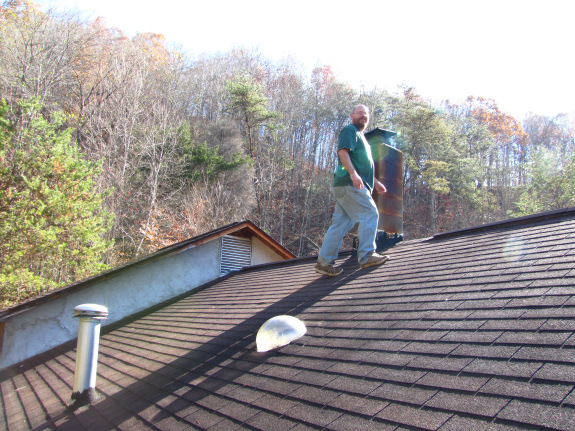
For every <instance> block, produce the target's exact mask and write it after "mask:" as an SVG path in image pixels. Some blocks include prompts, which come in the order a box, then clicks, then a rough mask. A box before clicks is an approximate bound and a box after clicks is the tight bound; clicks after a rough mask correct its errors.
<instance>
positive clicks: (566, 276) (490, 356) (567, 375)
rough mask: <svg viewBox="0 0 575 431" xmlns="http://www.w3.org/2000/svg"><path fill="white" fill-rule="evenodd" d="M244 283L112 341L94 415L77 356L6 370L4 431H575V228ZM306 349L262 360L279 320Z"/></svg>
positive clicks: (475, 240) (548, 226)
mask: <svg viewBox="0 0 575 431" xmlns="http://www.w3.org/2000/svg"><path fill="white" fill-rule="evenodd" d="M388 253H389V254H390V256H391V260H390V261H389V262H387V263H386V264H385V265H382V266H379V267H374V268H369V269H360V268H359V266H358V265H357V262H356V261H355V259H353V258H351V257H347V256H342V259H341V260H340V261H339V262H338V264H341V265H342V266H343V268H344V273H343V274H342V276H340V277H336V278H327V277H322V276H319V275H318V274H316V273H315V272H314V269H313V266H314V264H315V261H314V259H295V260H291V261H287V262H282V263H279V264H277V265H266V266H262V267H257V268H251V269H248V270H243V271H240V272H237V273H234V274H233V275H231V276H229V277H227V278H224V279H221V280H219V281H216V282H213V283H211V284H210V285H208V286H205V287H204V288H203V289H200V290H197V291H194V292H193V293H192V294H190V295H188V296H185V297H180V298H178V300H176V301H172V302H170V303H167V304H164V305H162V306H160V307H157V308H156V309H154V310H151V311H149V312H146V313H144V314H141V315H139V316H136V317H135V318H133V319H131V320H129V321H123V322H121V323H119V324H116V325H114V326H113V327H109V328H105V330H104V331H103V334H102V338H101V344H100V357H99V365H98V367H99V368H98V380H97V390H98V391H99V393H100V394H101V398H100V399H99V400H98V401H96V402H94V403H93V404H91V405H89V406H85V407H81V408H79V409H77V410H74V411H72V410H70V409H69V408H68V406H69V405H70V401H71V400H70V397H71V393H72V382H73V376H74V361H75V356H76V353H75V346H74V345H73V344H72V343H69V344H67V345H64V346H61V347H59V348H58V349H55V350H52V351H50V352H48V353H46V354H43V355H41V356H39V357H35V358H33V359H31V360H29V361H26V362H24V363H21V364H18V365H16V366H14V367H10V368H9V369H6V370H4V371H3V372H2V373H0V391H1V397H0V403H1V404H2V408H1V409H0V411H1V412H2V413H0V414H3V415H4V416H3V417H2V418H1V419H0V423H1V422H2V421H3V422H4V423H5V424H6V429H8V430H16V429H18V430H21V429H74V430H84V429H126V430H127V429H130V430H142V429H154V430H158V429H159V430H178V429H182V430H184V429H185V430H187V429H207V430H234V429H262V430H284V429H285V430H307V429H309V430H312V429H317V430H320V429H329V430H350V429H362V430H406V429H411V430H441V431H445V430H458V431H461V430H501V431H503V430H525V429H529V430H575V392H574V389H575V371H574V370H575V216H574V215H573V214H557V215H555V216H554V217H552V218H547V219H545V220H536V219H534V220H532V221H531V222H528V223H521V224H509V225H507V226H505V225H501V226H498V227H497V228H494V229H487V230H481V231H476V232H467V233H461V234H454V235H450V236H446V237H444V238H443V239H441V240H437V239H435V240H411V241H404V242H402V243H400V244H398V245H396V246H395V247H393V248H392V249H390V250H388ZM277 315H291V316H294V317H297V318H299V319H300V320H302V321H303V322H304V323H305V325H306V327H307V333H306V335H305V336H304V337H302V338H300V339H298V340H297V341H295V342H293V343H292V344H289V345H288V346H285V347H282V348H279V349H277V350H274V351H271V352H267V353H258V352H257V351H256V346H255V339H256V333H257V331H258V329H259V327H260V326H261V325H262V324H263V323H264V322H265V321H266V320H267V319H269V318H271V317H274V316H277Z"/></svg>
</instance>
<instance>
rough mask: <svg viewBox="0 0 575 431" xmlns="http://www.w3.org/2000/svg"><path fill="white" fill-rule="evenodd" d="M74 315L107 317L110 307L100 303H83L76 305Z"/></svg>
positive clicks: (96, 317)
mask: <svg viewBox="0 0 575 431" xmlns="http://www.w3.org/2000/svg"><path fill="white" fill-rule="evenodd" d="M74 317H93V318H95V319H105V318H106V317H108V308H107V307H104V306H103V305H98V304H81V305H77V306H75V307H74Z"/></svg>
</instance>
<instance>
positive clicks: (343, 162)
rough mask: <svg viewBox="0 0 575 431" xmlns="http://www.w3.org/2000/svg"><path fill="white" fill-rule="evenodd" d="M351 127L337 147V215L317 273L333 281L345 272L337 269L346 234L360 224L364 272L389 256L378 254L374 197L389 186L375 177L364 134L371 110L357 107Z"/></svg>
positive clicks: (326, 237) (346, 127)
mask: <svg viewBox="0 0 575 431" xmlns="http://www.w3.org/2000/svg"><path fill="white" fill-rule="evenodd" d="M350 117H351V124H349V125H347V126H345V127H344V128H343V129H342V130H341V132H340V134H339V139H338V143H337V155H338V165H337V168H336V171H335V174H334V178H333V194H334V197H335V211H334V213H333V217H332V220H331V225H330V227H329V229H328V230H327V232H326V234H325V238H324V240H323V245H322V246H321V249H320V251H319V256H318V259H317V264H316V266H315V271H316V272H317V273H319V274H323V275H327V276H330V277H333V276H336V275H339V274H341V273H342V272H343V268H335V267H334V266H333V265H334V264H335V260H336V259H337V257H338V254H339V249H340V248H341V244H342V243H343V237H344V236H345V234H346V233H347V232H348V231H349V230H350V229H351V228H352V227H353V226H354V225H355V224H356V223H357V222H359V229H358V232H357V237H358V240H359V246H358V248H357V259H358V261H359V265H360V266H361V267H362V268H367V267H370V266H374V265H380V264H382V263H384V262H386V261H388V260H389V256H387V255H380V254H378V253H376V252H375V247H376V246H375V237H376V235H377V224H378V221H379V213H378V211H377V207H376V205H375V202H374V200H373V198H372V197H371V193H372V191H373V189H374V188H375V191H376V192H377V193H380V194H381V193H385V192H386V189H385V186H384V185H383V184H382V183H381V182H379V181H378V180H377V178H375V176H374V166H373V158H372V157H371V147H370V145H369V143H368V142H367V140H366V139H365V136H363V131H364V130H365V128H366V126H367V123H368V122H369V109H368V108H367V106H365V105H358V106H356V107H355V108H354V109H353V111H352V113H351V115H350Z"/></svg>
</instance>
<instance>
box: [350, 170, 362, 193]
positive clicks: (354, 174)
mask: <svg viewBox="0 0 575 431" xmlns="http://www.w3.org/2000/svg"><path fill="white" fill-rule="evenodd" d="M349 176H350V178H351V181H352V182H353V186H354V187H355V188H356V189H359V190H361V189H363V180H362V179H361V177H360V176H359V174H358V173H357V172H356V171H353V172H352V173H350V174H349Z"/></svg>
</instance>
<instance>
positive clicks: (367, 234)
mask: <svg viewBox="0 0 575 431" xmlns="http://www.w3.org/2000/svg"><path fill="white" fill-rule="evenodd" d="M333 195H334V197H335V211H334V212H333V217H332V220H331V226H330V227H329V229H328V230H327V232H326V234H325V238H324V240H323V244H322V246H321V249H320V251H319V256H318V262H320V263H321V264H323V265H333V264H334V263H335V260H336V259H337V257H338V254H339V249H340V248H341V244H342V243H343V237H344V236H345V234H346V233H347V232H348V231H349V230H350V229H351V228H352V227H353V226H354V225H355V223H357V222H359V228H358V232H357V238H358V240H359V246H358V248H357V260H358V261H359V264H360V265H362V264H363V263H365V262H366V261H367V259H368V258H369V255H370V254H371V252H373V251H374V250H375V237H376V235H377V223H378V220H379V213H378V211H377V207H376V206H375V202H374V201H373V198H372V197H371V192H370V190H369V189H368V188H367V187H364V188H363V189H361V190H359V189H356V188H355V187H353V186H338V187H334V188H333Z"/></svg>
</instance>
